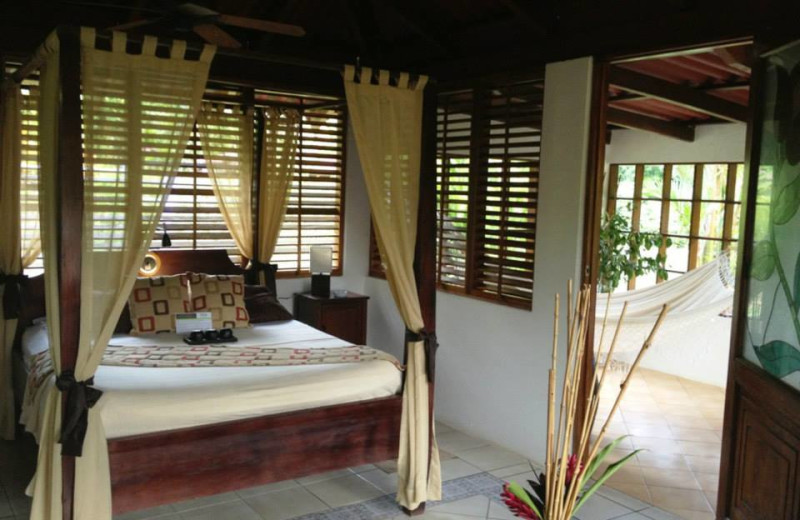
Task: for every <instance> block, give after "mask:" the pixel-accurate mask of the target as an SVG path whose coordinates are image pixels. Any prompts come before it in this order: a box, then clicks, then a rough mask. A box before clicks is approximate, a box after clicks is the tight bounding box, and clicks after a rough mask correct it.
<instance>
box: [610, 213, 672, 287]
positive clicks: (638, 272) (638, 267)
mask: <svg viewBox="0 0 800 520" xmlns="http://www.w3.org/2000/svg"><path fill="white" fill-rule="evenodd" d="M662 245H663V246H665V247H669V246H671V245H672V240H671V239H669V238H665V237H664V236H662V235H661V234H659V233H644V232H641V231H632V230H631V225H630V222H628V220H627V219H626V218H625V217H624V216H623V215H621V214H620V213H615V214H613V215H609V214H607V213H606V214H605V215H603V219H602V222H601V225H600V244H599V254H600V267H599V272H598V275H597V286H598V289H599V290H600V292H614V289H616V288H617V286H619V283H620V281H621V280H622V279H623V277H624V278H625V279H626V280H630V279H631V278H633V277H634V276H642V275H645V274H648V273H653V272H654V273H656V274H657V275H658V277H659V278H660V279H661V280H666V279H667V270H666V266H665V264H666V261H667V257H666V255H664V254H662V253H661V246H662ZM652 248H656V252H655V254H652V253H650V250H651V249H652Z"/></svg>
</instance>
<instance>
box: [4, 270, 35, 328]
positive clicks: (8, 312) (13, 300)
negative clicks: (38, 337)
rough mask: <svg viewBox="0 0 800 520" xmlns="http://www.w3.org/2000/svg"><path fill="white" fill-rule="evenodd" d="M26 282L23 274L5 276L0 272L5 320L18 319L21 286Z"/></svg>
mask: <svg viewBox="0 0 800 520" xmlns="http://www.w3.org/2000/svg"><path fill="white" fill-rule="evenodd" d="M27 281H28V277H27V276H25V275H24V274H6V273H2V272H0V285H5V286H6V290H5V291H4V292H3V316H4V318H5V319H7V320H15V319H17V318H19V313H20V310H21V309H22V286H23V285H25V283H26V282H27Z"/></svg>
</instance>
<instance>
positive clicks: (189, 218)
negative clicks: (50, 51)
mask: <svg viewBox="0 0 800 520" xmlns="http://www.w3.org/2000/svg"><path fill="white" fill-rule="evenodd" d="M23 86H24V87H25V88H23V102H24V105H23V123H22V126H23V143H22V190H23V198H22V202H23V205H22V230H23V234H24V233H32V232H33V230H38V226H39V211H38V170H39V162H38V139H37V132H38V130H37V129H38V120H37V117H38V112H37V106H38V96H37V95H35V93H36V89H37V88H38V83H37V82H36V81H35V80H34V81H30V80H26V81H25V83H23ZM207 95H208V96H209V97H211V98H213V100H215V101H219V100H222V101H223V102H224V103H228V104H230V105H231V110H240V109H241V108H242V103H241V93H238V92H235V91H230V90H223V89H210V90H209V91H207ZM255 104H256V110H255V113H256V126H257V125H258V118H259V117H260V113H259V110H258V107H263V106H267V105H270V106H279V107H283V108H293V109H297V110H300V111H301V113H302V124H301V129H300V144H299V146H298V154H299V157H298V161H297V167H296V172H295V178H294V180H293V182H292V187H291V192H290V198H289V205H288V208H287V211H286V217H285V219H284V223H283V226H282V228H281V234H280V237H279V239H278V245H277V247H276V250H275V254H274V255H273V258H272V259H271V261H272V262H274V263H277V264H278V268H279V273H278V275H279V276H302V275H305V274H307V272H308V267H309V266H308V263H309V258H308V256H309V248H310V247H311V246H312V245H325V246H330V247H331V248H332V249H333V272H334V274H340V273H341V270H342V237H343V234H344V221H343V214H344V162H345V132H346V126H347V124H346V116H345V114H346V112H345V103H344V102H343V101H342V100H341V99H337V98H323V97H308V96H295V95H288V94H278V93H270V92H262V91H256V93H255ZM220 130H221V131H224V130H225V129H220ZM230 131H231V132H232V133H234V132H236V131H237V130H236V128H234V127H231V128H230ZM256 141H258V139H256ZM258 144H259V143H257V146H258ZM257 151H258V150H257ZM257 155H258V153H257V154H256V156H257ZM165 233H166V234H168V235H169V238H170V240H171V247H172V248H176V249H226V250H228V252H229V254H230V256H231V259H232V260H233V261H234V262H235V263H240V262H241V261H242V258H241V255H240V253H239V250H238V249H237V248H236V245H235V243H234V241H233V238H232V237H231V235H230V232H229V231H228V229H227V226H226V225H225V221H224V219H223V218H222V214H221V213H220V210H219V206H218V204H217V200H216V197H215V196H214V192H213V190H212V187H211V180H210V179H209V177H208V171H207V169H206V164H205V158H204V157H203V150H202V145H201V143H200V142H199V141H198V135H197V129H196V128H195V129H194V130H193V131H192V134H191V136H190V140H189V143H188V145H187V147H186V151H185V153H184V156H183V159H182V161H181V165H180V167H179V170H178V173H177V176H176V178H175V180H174V183H173V186H172V191H171V192H170V193H169V195H168V196H167V198H166V201H165V205H164V212H163V214H162V216H161V219H160V221H159V225H158V227H157V229H156V234H155V236H154V237H153V247H158V246H160V245H161V240H162V238H163V236H164V234H165ZM42 267H43V266H42V260H41V257H40V258H39V259H37V261H36V263H34V264H33V265H32V266H30V267H29V268H28V269H26V273H27V274H29V275H35V274H39V273H41V271H42Z"/></svg>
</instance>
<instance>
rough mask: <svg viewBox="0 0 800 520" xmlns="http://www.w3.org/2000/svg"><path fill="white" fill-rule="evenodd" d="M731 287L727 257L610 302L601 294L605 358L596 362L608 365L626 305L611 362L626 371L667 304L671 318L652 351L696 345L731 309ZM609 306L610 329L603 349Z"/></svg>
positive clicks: (598, 320)
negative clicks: (690, 343)
mask: <svg viewBox="0 0 800 520" xmlns="http://www.w3.org/2000/svg"><path fill="white" fill-rule="evenodd" d="M733 287H734V283H733V276H732V274H731V272H730V261H729V257H728V255H727V254H726V253H723V254H721V255H719V256H718V257H717V258H716V259H715V260H714V261H712V262H710V263H708V264H706V265H704V266H702V267H700V268H697V269H695V270H693V271H689V272H688V273H686V274H683V275H680V276H678V277H676V278H673V279H671V280H668V281H666V282H664V283H661V284H658V285H654V286H652V287H647V288H645V289H638V290H634V291H627V292H620V293H614V294H612V295H611V299H610V301H609V299H608V294H607V293H598V295H597V308H596V311H595V353H597V352H598V351H601V352H603V354H601V355H600V357H601V359H598V361H599V362H600V363H605V359H604V358H605V352H608V348H609V345H610V343H611V339H612V337H613V336H614V330H615V328H616V326H617V322H618V321H619V317H620V314H621V313H622V307H623V305H624V304H625V302H628V310H627V312H626V313H625V322H624V323H623V327H622V330H621V332H620V337H619V340H618V341H617V346H616V347H615V348H614V354H613V355H612V359H611V367H613V368H620V369H623V370H625V369H627V368H628V367H629V365H630V363H631V362H632V361H633V359H634V357H635V355H636V353H637V352H638V351H639V348H640V347H641V346H642V342H643V341H644V339H645V338H646V336H647V334H648V333H649V332H650V329H651V328H652V326H653V323H655V320H656V318H657V317H658V314H659V312H660V311H661V307H662V306H663V305H664V304H666V303H668V304H669V314H668V315H667V318H666V319H665V320H664V323H663V324H662V326H661V329H660V331H659V333H658V336H657V338H656V341H655V344H654V348H658V347H659V346H661V348H664V347H666V348H669V346H670V345H683V344H684V342H687V341H689V342H691V341H694V340H695V339H696V338H697V337H698V336H700V335H701V334H702V330H703V329H704V328H706V327H707V326H708V324H709V322H711V321H712V320H714V319H715V318H716V317H718V316H719V315H720V314H721V313H723V312H724V311H726V310H728V309H730V308H731V306H732V305H733ZM607 303H608V324H607V327H606V334H605V338H603V344H602V349H600V346H601V345H600V336H601V331H602V328H603V317H604V315H605V312H606V304H607Z"/></svg>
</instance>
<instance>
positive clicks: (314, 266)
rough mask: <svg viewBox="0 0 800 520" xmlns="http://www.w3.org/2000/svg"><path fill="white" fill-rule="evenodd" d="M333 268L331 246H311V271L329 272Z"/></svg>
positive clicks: (313, 272)
mask: <svg viewBox="0 0 800 520" xmlns="http://www.w3.org/2000/svg"><path fill="white" fill-rule="evenodd" d="M332 268H333V248H332V247H327V246H311V273H312V274H317V273H325V274H330V272H331V270H332Z"/></svg>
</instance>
